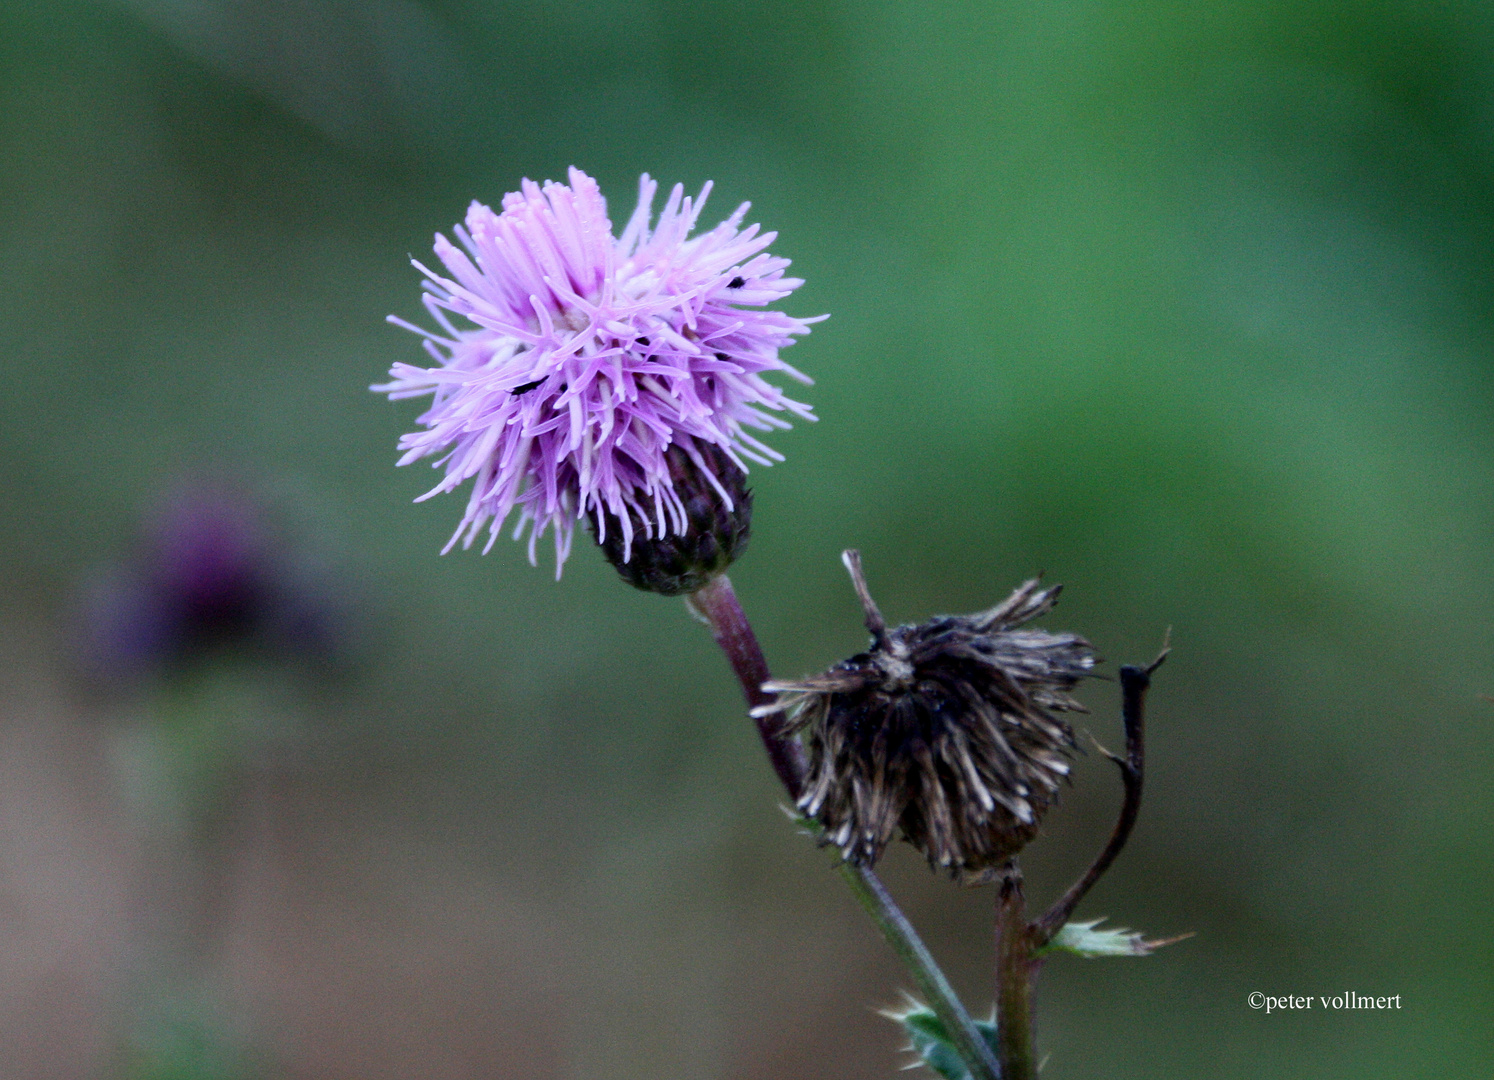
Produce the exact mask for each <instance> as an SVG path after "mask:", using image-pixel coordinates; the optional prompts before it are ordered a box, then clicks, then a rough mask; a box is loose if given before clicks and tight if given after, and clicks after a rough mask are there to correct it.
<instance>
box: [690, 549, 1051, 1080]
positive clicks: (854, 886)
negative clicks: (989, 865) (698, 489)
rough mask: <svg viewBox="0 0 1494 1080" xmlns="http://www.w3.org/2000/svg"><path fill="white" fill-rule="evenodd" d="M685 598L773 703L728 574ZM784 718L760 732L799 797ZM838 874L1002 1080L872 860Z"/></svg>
mask: <svg viewBox="0 0 1494 1080" xmlns="http://www.w3.org/2000/svg"><path fill="white" fill-rule="evenodd" d="M687 603H688V604H689V605H690V608H691V610H693V611H694V612H696V613H697V614H698V615H699V616H700V617H701V618H702V619H704V620H705V621H706V622H707V623H708V624H709V625H710V627H711V634H712V636H713V637H715V639H716V644H717V645H719V646H720V647H721V651H722V652H723V653H725V654H726V659H727V662H728V663H729V664H731V669H732V671H733V672H735V673H736V676H737V681H738V682H739V683H740V684H741V686H742V694H743V696H744V697H746V699H747V704H748V706H749V707H752V708H755V707H756V706H758V705H768V704H771V703H772V701H773V695H771V694H769V693H767V692H765V691H764V690H763V683H765V682H767V681H768V678H769V672H768V661H767V659H766V658H765V657H764V656H763V650H762V646H761V645H759V644H758V641H757V635H756V634H754V633H753V631H752V624H751V623H749V622H748V621H747V614H746V612H744V611H743V610H742V604H741V602H740V601H739V600H738V599H737V594H736V592H735V591H734V590H733V589H732V587H731V581H730V579H729V578H727V576H726V575H725V574H722V575H720V576H719V577H716V578H714V579H713V580H712V581H710V582H709V583H708V584H707V585H705V586H704V587H703V588H701V589H700V590H698V591H697V592H695V593H692V594H691V595H690V597H689V599H688V601H687ZM783 725H784V721H783V718H782V717H781V716H780V715H779V714H777V713H773V714H769V715H766V716H760V717H758V718H757V731H758V735H759V736H760V737H761V738H762V741H763V748H764V749H765V750H767V752H768V759H769V760H770V761H771V762H772V763H773V771H774V772H776V773H777V774H778V779H779V780H781V781H782V782H783V786H784V787H785V788H786V789H788V793H789V796H790V797H791V798H794V799H797V798H798V797H799V792H800V791H801V790H802V789H803V786H804V775H805V772H806V771H807V764H806V762H805V759H804V749H803V748H802V747H801V746H800V745H799V743H798V741H797V740H796V739H794V738H793V737H791V736H790V735H788V734H787V733H786V732H785V731H784V729H783ZM841 876H842V877H844V878H845V879H846V882H847V883H848V884H849V885H850V886H851V891H852V892H854V893H855V894H856V899H857V900H859V901H860V902H861V906H862V907H864V908H866V910H867V913H868V914H870V915H871V917H872V919H873V920H875V922H876V924H877V926H878V927H879V928H880V929H881V931H882V935H883V936H884V937H885V938H886V939H887V942H888V944H890V945H891V946H892V948H893V951H894V952H896V953H897V955H898V958H899V959H901V960H902V961H903V963H904V964H905V965H906V966H907V968H908V971H909V974H911V975H912V976H913V981H914V982H915V983H916V984H917V985H918V989H919V990H920V991H921V992H922V993H923V994H924V996H925V997H926V998H927V999H928V1005H929V1008H931V1009H933V1010H934V1014H935V1015H936V1016H938V1017H939V1019H940V1021H942V1022H943V1024H944V1030H945V1031H946V1032H947V1033H948V1034H949V1037H950V1040H951V1041H952V1042H953V1043H954V1045H955V1048H956V1049H957V1050H958V1051H959V1054H960V1057H961V1058H963V1059H964V1061H965V1064H966V1066H967V1067H968V1068H969V1069H970V1075H971V1077H972V1080H1002V1078H1001V1074H1000V1073H999V1071H998V1069H997V1066H996V1059H995V1055H993V1054H992V1053H991V1048H990V1046H989V1045H988V1044H987V1043H986V1041H985V1039H984V1038H983V1037H982V1036H981V1034H980V1032H979V1031H977V1030H976V1027H975V1025H974V1024H973V1023H972V1022H971V1020H970V1014H969V1013H967V1012H966V1011H965V1006H964V1005H963V1004H961V1003H960V999H959V997H958V996H956V994H955V992H954V988H953V987H951V986H950V985H949V980H948V979H946V978H945V977H944V972H942V971H940V970H939V965H938V964H937V963H936V962H935V960H934V957H933V954H932V953H930V952H929V950H928V947H927V946H926V945H924V943H923V941H922V939H921V938H919V936H918V932H917V931H916V930H914V929H913V924H912V923H910V922H909V921H908V917H907V916H906V915H904V914H903V913H902V911H901V910H900V909H899V908H898V906H897V902H896V901H894V900H893V899H892V894H891V893H889V892H888V891H887V886H886V885H884V884H882V880H881V879H880V878H878V877H877V875H876V874H875V873H873V872H872V871H871V870H870V869H869V868H867V867H862V866H852V865H851V864H849V863H844V864H842V866H841ZM1024 929H1025V926H1024ZM1031 1075H1034V1074H1031V1073H1029V1074H1028V1077H1030V1076H1031Z"/></svg>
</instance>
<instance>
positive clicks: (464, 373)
mask: <svg viewBox="0 0 1494 1080" xmlns="http://www.w3.org/2000/svg"><path fill="white" fill-rule="evenodd" d="M657 187H658V185H657V184H656V183H655V182H654V181H653V180H651V179H649V177H648V175H647V174H645V175H644V176H643V177H642V178H641V180H640V181H639V193H638V208H637V209H636V210H634V211H633V216H632V217H631V218H630V219H629V221H628V224H627V227H626V228H625V229H623V232H622V236H621V237H617V238H614V236H613V234H612V224H611V222H610V221H609V220H608V218H607V203H606V200H605V199H603V198H602V195H601V193H600V191H599V190H598V189H597V185H596V181H594V180H592V179H591V177H589V176H587V175H586V174H585V173H583V172H581V171H580V170H579V169H575V168H573V169H571V170H570V185H569V186H567V185H565V184H557V183H554V182H552V181H547V182H546V183H545V185H544V187H543V188H542V187H540V185H538V184H535V183H534V182H533V181H530V180H525V181H524V182H523V186H522V190H521V191H518V192H513V193H510V194H508V195H506V196H504V199H503V212H502V213H501V214H495V213H494V212H493V211H492V210H491V209H490V208H489V207H486V206H483V205H481V204H480V203H476V202H474V203H473V204H472V206H471V208H470V209H469V210H468V212H467V223H466V227H465V228H463V227H462V226H457V227H456V229H455V230H454V231H455V233H456V236H457V239H458V240H459V241H460V242H461V245H462V246H461V247H460V248H458V247H457V246H456V245H454V244H452V243H451V242H450V241H448V240H447V239H446V237H444V236H442V235H440V234H438V235H437V236H436V243H435V252H436V255H437V256H438V257H439V258H440V260H441V262H442V264H443V265H444V266H445V268H446V271H447V273H448V274H449V275H450V276H449V277H443V276H442V275H440V274H437V273H435V272H434V271H432V270H430V269H428V268H427V267H426V266H424V265H423V264H421V263H419V262H415V263H414V265H415V267H416V268H417V269H418V270H420V271H421V272H422V273H423V274H425V276H426V281H425V288H426V295H425V306H426V309H427V310H428V311H429V312H430V313H431V316H432V317H433V318H434V319H435V320H436V322H437V324H438V325H439V326H440V328H441V330H442V331H443V332H442V333H432V332H430V331H428V330H423V329H421V328H420V327H417V326H414V325H412V324H410V323H408V322H405V321H404V320H402V319H399V318H396V317H394V316H390V319H389V321H390V322H393V323H395V324H397V325H399V326H402V327H404V328H405V329H408V330H413V331H414V332H416V333H418V334H420V335H422V336H423V337H424V338H425V348H426V351H427V352H429V353H430V355H431V356H432V357H433V358H435V360H436V361H437V364H438V366H436V367H431V368H423V367H416V366H415V365H413V364H395V365H394V366H393V367H392V368H391V369H390V376H391V381H390V382H388V383H385V384H383V385H379V386H374V387H372V389H373V390H375V391H377V392H379V393H386V394H388V395H389V398H390V400H391V401H393V400H398V399H400V398H407V397H419V396H421V395H424V394H433V395H434V399H433V402H432V405H431V407H430V409H429V410H427V411H426V412H425V413H424V414H423V415H422V416H421V417H420V420H419V422H420V423H421V424H423V425H424V426H425V430H423V431H416V432H412V433H410V434H408V435H405V436H404V437H403V438H401V439H400V442H399V448H400V449H401V450H403V451H404V455H403V456H402V457H401V458H400V460H399V464H401V465H407V464H409V463H410V462H412V461H416V460H418V459H420V458H425V457H432V456H436V457H437V460H436V461H435V462H434V465H435V466H438V467H439V466H444V467H445V470H446V475H445V477H444V478H443V479H442V480H441V482H440V483H439V484H437V485H436V486H435V488H433V489H432V490H431V491H429V492H427V493H426V494H425V495H422V496H421V497H420V500H423V499H428V498H430V497H431V496H433V495H436V494H438V493H440V492H444V491H452V490H454V489H455V488H457V487H458V486H460V485H461V484H462V483H464V482H465V481H466V480H468V479H471V480H472V481H473V485H472V494H471V496H470V497H469V499H468V501H467V510H466V513H465V514H463V516H462V521H461V524H460V525H459V526H458V527H457V530H456V532H455V533H454V534H453V535H452V538H451V540H450V541H449V542H448V543H447V545H446V547H445V549H443V553H444V552H445V551H450V550H451V548H452V547H453V546H454V545H455V544H456V543H457V542H458V541H459V540H460V541H461V543H462V546H463V547H471V545H472V543H473V541H474V540H475V539H476V537H477V535H478V533H479V532H480V531H481V529H482V528H483V526H484V525H485V524H487V526H488V533H489V538H488V542H487V544H486V545H485V546H484V548H483V550H484V551H487V550H488V549H490V548H491V547H492V546H493V542H494V540H495V539H496V538H497V535H498V531H499V529H501V528H502V527H503V523H504V521H505V520H506V519H507V518H508V517H509V515H510V514H511V513H512V512H513V511H514V510H515V509H517V510H518V513H519V520H518V526H517V528H516V529H515V530H514V537H515V538H516V539H517V538H518V537H519V536H520V535H522V534H523V532H524V531H525V529H526V528H528V529H529V560H530V562H531V563H533V562H534V561H535V553H534V549H535V544H536V542H537V541H538V539H539V537H540V536H541V535H543V534H544V532H545V530H546V529H548V528H550V527H551V526H552V525H553V526H554V528H555V556H556V576H557V577H559V575H560V567H561V565H562V564H563V563H564V562H565V559H566V556H567V555H568V554H569V551H570V545H571V538H572V536H573V534H574V531H575V524H576V522H577V521H578V520H580V519H582V518H590V519H591V520H592V522H593V524H594V527H595V529H596V532H597V538H598V541H599V542H600V541H602V540H604V539H605V537H606V527H607V526H606V523H607V521H608V519H609V517H610V519H611V521H612V522H613V527H614V528H619V527H620V528H621V530H622V532H623V550H624V555H623V558H624V561H627V559H628V558H629V553H630V552H631V548H632V544H633V539H634V536H635V530H641V531H642V532H643V535H644V537H645V538H648V539H662V538H664V537H666V536H669V535H671V534H683V533H684V532H685V531H686V528H687V520H686V518H687V515H686V508H685V504H684V502H682V500H681V497H680V495H679V494H678V493H676V491H675V490H674V485H673V482H672V481H671V472H670V466H669V462H668V461H667V459H666V452H667V451H669V449H670V448H671V447H679V448H680V449H681V450H683V451H684V453H686V454H687V455H688V456H689V458H690V460H691V461H692V462H693V463H694V464H695V466H696V467H697V469H698V470H699V472H700V473H701V474H702V475H703V476H705V478H706V479H707V480H708V481H709V482H710V484H711V487H712V488H713V489H714V492H715V495H716V497H718V498H719V499H720V500H721V501H722V503H723V505H724V506H725V507H726V508H727V509H730V508H731V506H732V499H731V496H730V495H729V494H728V491H727V485H723V484H722V482H721V480H722V478H721V477H718V476H717V474H716V472H715V471H713V469H712V467H711V464H710V463H711V462H712V461H719V460H720V455H719V454H715V453H703V452H702V451H703V450H708V449H709V447H719V448H720V451H721V452H722V453H724V454H725V455H726V457H727V458H728V459H729V461H730V463H731V464H732V465H735V466H736V467H739V468H741V469H743V470H744V471H745V469H746V468H747V462H754V463H757V464H761V465H769V464H771V463H772V462H773V461H775V460H779V461H781V460H782V459H783V458H782V455H781V454H779V453H778V452H777V451H775V450H773V449H772V448H770V447H768V446H766V445H764V444H763V443H762V442H760V441H759V440H758V439H756V438H754V437H753V436H752V435H750V434H749V433H748V432H747V431H746V430H745V429H747V428H751V429H755V430H759V431H766V430H771V429H773V428H787V427H789V426H790V425H789V423H788V422H787V421H785V420H784V419H783V418H782V416H781V415H779V414H782V413H792V414H794V415H795V416H798V417H801V418H803V419H805V420H813V419H814V418H815V417H814V415H813V413H812V412H811V411H810V408H809V406H807V405H803V404H800V403H799V402H797V401H793V400H790V399H789V398H787V397H785V396H784V394H783V392H782V391H781V390H779V389H778V388H777V387H776V386H773V385H771V384H770V383H768V382H767V381H766V380H765V379H764V378H763V373H765V372H769V371H782V372H784V373H786V374H787V375H789V376H790V377H792V378H795V379H798V380H799V381H800V382H803V383H809V382H811V380H810V379H809V378H808V377H806V376H804V375H802V374H800V373H799V372H797V371H795V370H794V369H793V368H791V367H789V365H787V364H785V363H784V362H783V361H782V360H780V359H779V358H778V350H779V349H781V348H783V347H785V346H788V345H791V344H793V341H794V337H795V335H798V334H807V333H808V332H809V325H810V324H811V323H813V322H818V321H819V319H823V318H825V317H826V316H820V317H819V319H796V318H792V317H791V316H788V315H785V314H783V313H782V312H779V311H772V310H767V309H766V308H765V305H767V304H771V303H773V302H774V301H777V300H781V299H783V298H784V297H785V296H788V295H789V293H791V292H793V291H794V289H796V288H798V287H799V286H800V285H801V284H803V282H802V281H801V280H800V279H798V278H786V277H784V276H783V271H784V269H785V268H786V267H787V266H788V265H789V261H788V260H787V259H782V258H778V257H776V256H773V255H770V254H768V253H766V252H765V251H764V249H765V248H766V247H767V246H768V245H769V244H771V243H772V242H773V240H774V239H775V238H776V236H777V235H778V234H777V233H771V232H770V233H762V234H759V233H758V226H756V225H749V226H747V227H746V228H742V219H743V216H744V215H745V214H746V212H747V209H748V206H749V205H750V204H748V203H743V204H742V205H741V206H740V207H738V209H737V211H736V212H735V213H734V214H732V216H731V217H729V218H727V219H726V220H725V221H723V222H722V223H721V224H720V225H717V226H716V227H715V228H714V229H712V230H711V231H710V232H707V233H703V234H701V235H699V236H696V237H694V238H690V231H691V230H692V229H693V228H694V227H695V223H696V219H697V218H698V217H699V216H700V211H701V208H702V206H703V205H704V203H705V200H706V196H707V195H708V194H709V193H710V189H711V185H710V184H709V183H707V184H706V185H705V186H704V187H703V188H702V189H701V192H700V195H699V197H698V198H696V199H693V200H692V199H690V198H688V197H686V196H685V195H684V187H683V185H676V186H675V188H674V190H673V191H672V192H671V193H670V195H669V200H668V202H667V203H666V204H665V206H664V210H663V212H662V213H661V214H660V215H659V219H658V222H657V223H656V224H655V225H654V227H653V228H652V229H650V227H649V220H650V217H651V211H652V206H653V198H654V193H655V191H656V189H657ZM448 312H450V313H452V314H455V315H460V316H461V317H462V318H463V319H465V320H467V321H468V322H470V323H471V324H473V325H474V326H475V329H466V328H458V327H457V326H454V325H452V322H451V320H450V319H449V318H448V316H447V313H448ZM676 472H678V469H676ZM420 500H417V501H420Z"/></svg>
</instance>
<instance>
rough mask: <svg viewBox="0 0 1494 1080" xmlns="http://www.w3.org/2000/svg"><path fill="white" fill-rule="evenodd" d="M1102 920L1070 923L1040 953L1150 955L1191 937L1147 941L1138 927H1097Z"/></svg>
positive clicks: (1092, 955) (1188, 935)
mask: <svg viewBox="0 0 1494 1080" xmlns="http://www.w3.org/2000/svg"><path fill="white" fill-rule="evenodd" d="M1104 921H1105V920H1104V919H1095V920H1093V921H1092V922H1084V923H1080V922H1071V923H1068V924H1067V925H1065V926H1064V928H1063V929H1062V930H1060V931H1059V932H1058V933H1056V934H1054V935H1053V940H1051V941H1049V942H1048V944H1046V945H1044V946H1043V947H1042V948H1041V949H1039V950H1038V952H1037V955H1039V956H1043V955H1046V954H1048V953H1051V952H1071V953H1073V954H1074V955H1075V956H1082V957H1084V958H1085V959H1087V960H1093V959H1094V958H1095V957H1097V956H1150V955H1151V954H1152V953H1154V952H1156V951H1157V950H1158V949H1160V948H1161V947H1162V946H1164V945H1171V944H1172V943H1173V942H1175V941H1182V940H1183V939H1184V938H1190V937H1192V936H1193V935H1192V934H1179V935H1178V936H1177V937H1173V938H1163V939H1161V940H1159V941H1147V940H1146V938H1145V937H1144V936H1143V935H1142V934H1141V932H1140V931H1139V930H1124V929H1122V930H1097V929H1095V928H1096V927H1097V926H1099V925H1100V924H1101V923H1102V922H1104Z"/></svg>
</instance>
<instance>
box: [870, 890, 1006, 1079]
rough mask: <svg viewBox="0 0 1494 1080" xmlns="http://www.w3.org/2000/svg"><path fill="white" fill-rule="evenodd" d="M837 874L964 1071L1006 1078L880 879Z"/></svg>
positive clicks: (988, 1077) (987, 1045)
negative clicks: (893, 955)
mask: <svg viewBox="0 0 1494 1080" xmlns="http://www.w3.org/2000/svg"><path fill="white" fill-rule="evenodd" d="M840 876H841V877H843V878H845V879H846V883H847V884H849V885H850V886H851V891H852V892H853V893H855V894H856V899H857V900H860V901H861V906H862V907H864V908H865V909H866V913H867V914H868V915H870V916H871V917H872V919H873V920H874V921H875V922H876V924H877V926H878V927H879V928H880V929H881V931H882V936H883V937H885V938H886V939H887V943H888V944H889V945H891V946H892V950H893V952H895V953H897V955H898V958H899V959H900V960H902V962H903V964H904V965H905V966H906V967H907V969H908V972H909V974H911V975H912V976H913V981H914V982H916V983H917V984H918V989H919V991H920V992H921V993H922V994H923V996H924V999H925V1001H926V1003H927V1004H928V1006H929V1008H931V1009H933V1010H934V1015H936V1016H937V1017H939V1021H940V1023H942V1024H943V1025H944V1031H945V1033H946V1034H947V1035H948V1036H949V1038H950V1041H951V1042H953V1043H954V1046H955V1049H956V1050H957V1051H958V1052H959V1055H960V1058H961V1059H962V1060H963V1061H964V1062H965V1065H966V1067H967V1068H969V1070H970V1075H971V1077H972V1078H974V1080H1001V1078H1002V1077H1004V1075H1005V1074H1004V1073H1002V1072H1001V1070H1000V1069H999V1068H998V1067H997V1065H996V1057H995V1055H994V1054H992V1053H991V1046H990V1044H989V1043H988V1042H986V1040H985V1039H984V1038H983V1037H982V1036H981V1034H980V1032H979V1031H977V1030H976V1027H975V1025H974V1024H973V1023H972V1022H971V1020H970V1014H969V1013H967V1012H966V1011H965V1006H964V1005H963V1004H961V1002H960V999H959V996H958V995H956V994H955V992H954V987H952V986H950V985H949V980H948V979H946V978H945V977H944V972H942V971H940V970H939V965H938V964H937V963H936V962H935V961H934V957H933V955H932V954H931V953H930V952H929V950H928V946H926V945H924V943H923V940H922V939H921V938H920V937H919V936H918V931H916V930H914V929H913V924H912V923H910V922H909V921H908V917H907V916H906V915H904V914H903V913H902V911H901V910H899V908H898V906H897V904H896V902H895V901H894V900H893V899H892V895H891V894H890V893H889V892H888V891H887V886H886V885H884V884H882V880H881V878H879V877H877V875H876V874H874V873H872V872H871V871H870V870H868V869H866V868H865V867H863V866H852V865H851V864H850V863H841V865H840Z"/></svg>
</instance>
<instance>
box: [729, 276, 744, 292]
mask: <svg viewBox="0 0 1494 1080" xmlns="http://www.w3.org/2000/svg"><path fill="white" fill-rule="evenodd" d="M745 284H747V279H746V278H741V277H734V278H732V279H731V280H730V281H728V282H727V283H726V287H727V288H728V289H740V288H741V287H742V286H743V285H745Z"/></svg>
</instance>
